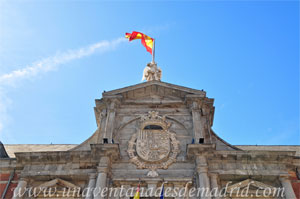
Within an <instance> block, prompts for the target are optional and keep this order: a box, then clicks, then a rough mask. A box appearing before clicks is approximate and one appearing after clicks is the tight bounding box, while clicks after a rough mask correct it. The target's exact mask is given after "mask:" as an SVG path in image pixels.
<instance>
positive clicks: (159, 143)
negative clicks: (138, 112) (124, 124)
mask: <svg viewBox="0 0 300 199" xmlns="http://www.w3.org/2000/svg"><path fill="white" fill-rule="evenodd" d="M170 126H171V123H168V122H167V121H166V117H165V116H163V117H162V116H159V115H158V112H156V111H149V114H148V115H143V116H141V119H140V129H139V130H138V132H137V133H135V134H133V135H132V137H131V139H130V140H129V142H128V150H127V152H128V155H129V157H130V161H131V162H132V163H134V164H135V165H136V166H137V168H138V169H149V170H150V171H149V173H148V176H150V177H156V176H158V173H157V172H156V170H157V169H167V168H168V167H169V166H170V165H171V164H172V163H173V162H175V161H176V157H177V155H178V153H179V151H180V149H179V142H178V141H177V140H176V137H175V135H176V134H175V133H172V132H170V131H169V127H170Z"/></svg>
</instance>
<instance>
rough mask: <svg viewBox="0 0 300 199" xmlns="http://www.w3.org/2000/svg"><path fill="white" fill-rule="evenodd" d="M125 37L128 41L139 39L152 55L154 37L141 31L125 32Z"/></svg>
mask: <svg viewBox="0 0 300 199" xmlns="http://www.w3.org/2000/svg"><path fill="white" fill-rule="evenodd" d="M125 37H126V38H128V40H129V41H132V40H135V39H141V42H142V44H143V46H145V48H146V50H147V51H148V52H149V53H150V54H151V55H152V49H153V43H154V39H153V38H151V37H149V36H147V35H145V34H144V33H141V32H136V31H133V32H132V33H126V34H125Z"/></svg>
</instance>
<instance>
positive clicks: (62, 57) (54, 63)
mask: <svg viewBox="0 0 300 199" xmlns="http://www.w3.org/2000/svg"><path fill="white" fill-rule="evenodd" d="M124 41H126V39H125V38H118V39H115V40H112V41H101V42H98V43H95V44H92V45H90V46H87V47H83V48H80V49H77V50H69V51H66V52H64V53H58V54H57V55H55V56H51V57H47V58H45V59H41V60H39V61H36V62H34V63H32V64H31V65H29V66H26V67H24V68H21V69H18V70H14V71H12V72H10V73H7V74H4V75H1V76H0V86H1V85H2V86H3V85H9V86H13V85H14V84H15V83H16V82H18V81H20V80H23V79H30V78H32V77H35V76H38V75H40V74H42V73H47V72H49V71H53V70H57V68H58V67H59V66H61V65H62V64H65V63H67V62H70V61H72V60H76V59H80V58H83V57H87V56H89V55H92V54H94V53H95V52H106V51H109V50H112V49H114V48H115V47H117V46H118V45H119V44H121V43H122V42H124Z"/></svg>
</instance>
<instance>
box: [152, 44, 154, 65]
mask: <svg viewBox="0 0 300 199" xmlns="http://www.w3.org/2000/svg"><path fill="white" fill-rule="evenodd" d="M154 58H155V39H153V49H152V63H153V64H154V63H155V60H154Z"/></svg>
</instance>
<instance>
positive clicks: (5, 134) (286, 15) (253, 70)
mask: <svg viewBox="0 0 300 199" xmlns="http://www.w3.org/2000/svg"><path fill="white" fill-rule="evenodd" d="M0 10H1V12H0V140H1V141H2V142H3V143H6V144H17V143H19V144H23V143H24V144H26V143H28V144H38V143H41V144H49V143H53V144H69V143H70V144H73V143H74V144H76V143H81V142H83V141H84V140H85V139H87V138H88V137H89V136H90V135H92V133H93V132H94V131H95V130H96V122H95V118H94V112H93V107H94V99H96V98H101V93H102V92H103V91H104V90H106V91H108V90H112V89H117V88H121V87H125V86H129V85H133V84H137V83H140V81H141V77H142V71H143V69H144V67H145V65H146V64H147V63H148V62H149V61H151V55H150V54H149V53H147V52H146V50H145V49H144V47H143V46H142V45H141V44H140V42H139V41H135V42H131V43H128V42H127V41H124V40H122V39H121V40H120V39H119V38H120V37H123V36H124V34H125V32H131V31H133V30H137V31H143V32H144V33H146V34H148V35H149V36H152V37H154V38H155V39H156V61H157V62H158V65H159V66H160V67H161V68H162V70H163V78H162V80H163V81H165V82H169V83H173V84H178V85H182V86H186V87H191V88H196V89H204V90H205V91H206V92H207V96H208V97H210V98H215V107H216V111H215V120H214V125H213V129H214V131H215V132H216V133H217V134H218V135H219V136H220V137H222V138H223V139H225V140H226V141H228V142H229V143H231V144H253V145H255V144H259V145H261V144H266V145H296V144H300V135H299V2H298V1H174V2H173V1H167V2H164V3H162V2H159V1H154V2H151V1H147V2H138V1H123V2H122V1H120V2H119V1H113V2H109V1H104V2H98V1H22V2H21V1H5V0H2V1H1V2H0Z"/></svg>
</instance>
